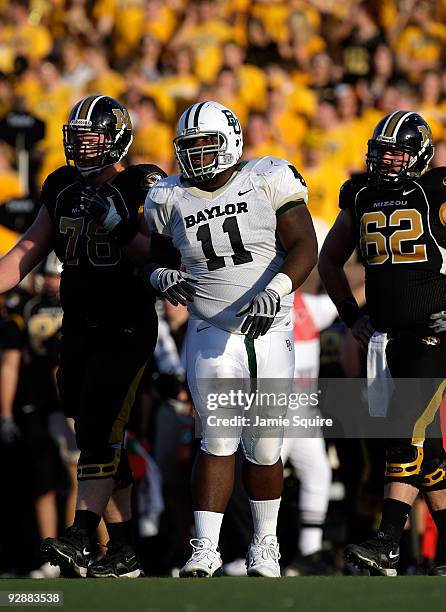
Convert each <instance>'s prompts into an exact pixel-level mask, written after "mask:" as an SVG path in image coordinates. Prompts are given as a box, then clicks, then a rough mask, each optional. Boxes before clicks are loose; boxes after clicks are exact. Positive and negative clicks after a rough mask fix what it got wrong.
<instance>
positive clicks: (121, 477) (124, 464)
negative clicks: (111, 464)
mask: <svg viewBox="0 0 446 612" xmlns="http://www.w3.org/2000/svg"><path fill="white" fill-rule="evenodd" d="M115 480H116V484H115V488H114V490H115V491H118V490H119V489H126V488H127V487H129V486H130V485H131V484H132V483H133V472H132V468H131V467H130V463H129V457H128V454H127V450H126V449H125V448H123V449H122V451H121V459H120V461H119V464H118V469H117V470H116V475H115Z"/></svg>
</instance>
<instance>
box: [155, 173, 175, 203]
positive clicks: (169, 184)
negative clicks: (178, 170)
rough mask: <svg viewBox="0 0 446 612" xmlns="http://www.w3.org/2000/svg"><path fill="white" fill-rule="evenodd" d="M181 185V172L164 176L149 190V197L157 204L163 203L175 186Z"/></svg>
mask: <svg viewBox="0 0 446 612" xmlns="http://www.w3.org/2000/svg"><path fill="white" fill-rule="evenodd" d="M178 186H181V174H174V175H173V176H166V177H165V178H163V179H161V180H160V181H158V182H157V183H155V185H154V186H153V187H152V188H151V190H150V191H149V194H148V195H149V198H150V199H151V200H152V201H153V202H156V203H157V204H164V203H165V202H167V200H168V199H169V197H170V195H171V194H172V192H173V190H174V189H175V187H178Z"/></svg>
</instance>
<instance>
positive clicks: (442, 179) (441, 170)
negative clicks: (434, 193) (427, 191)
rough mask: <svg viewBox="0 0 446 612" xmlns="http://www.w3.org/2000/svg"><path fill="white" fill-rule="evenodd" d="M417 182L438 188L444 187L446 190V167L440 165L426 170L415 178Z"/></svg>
mask: <svg viewBox="0 0 446 612" xmlns="http://www.w3.org/2000/svg"><path fill="white" fill-rule="evenodd" d="M414 180H415V181H416V182H419V183H422V184H423V186H427V187H434V188H437V189H441V188H444V189H445V192H446V167H445V166H439V167H438V168H432V169H431V170H428V171H427V172H425V173H424V174H423V175H422V176H420V178H419V179H414Z"/></svg>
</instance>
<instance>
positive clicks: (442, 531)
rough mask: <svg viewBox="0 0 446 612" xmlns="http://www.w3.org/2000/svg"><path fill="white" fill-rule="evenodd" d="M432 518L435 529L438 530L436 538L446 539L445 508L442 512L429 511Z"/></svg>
mask: <svg viewBox="0 0 446 612" xmlns="http://www.w3.org/2000/svg"><path fill="white" fill-rule="evenodd" d="M431 514H432V518H433V519H434V523H435V527H436V528H437V530H438V536H439V537H440V538H442V539H445V538H446V508H444V509H443V510H431Z"/></svg>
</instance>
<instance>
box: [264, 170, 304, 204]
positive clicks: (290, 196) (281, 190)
mask: <svg viewBox="0 0 446 612" xmlns="http://www.w3.org/2000/svg"><path fill="white" fill-rule="evenodd" d="M280 162H281V163H280V164H279V163H277V164H274V163H273V164H272V165H273V169H274V170H275V171H274V172H273V173H272V174H270V175H269V176H268V175H266V176H265V179H266V177H267V176H268V179H267V181H265V182H266V191H267V193H268V195H269V199H270V202H271V205H272V207H273V209H274V210H275V211H276V215H277V216H279V215H281V214H282V213H284V212H286V211H287V210H289V209H290V208H293V207H294V206H299V205H301V204H307V202H308V189H307V185H306V183H305V180H304V178H303V176H302V175H301V174H300V173H299V172H298V171H297V170H296V168H295V167H294V166H293V165H292V164H288V162H286V161H284V160H280ZM274 166H275V167H274ZM277 166H279V167H277Z"/></svg>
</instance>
